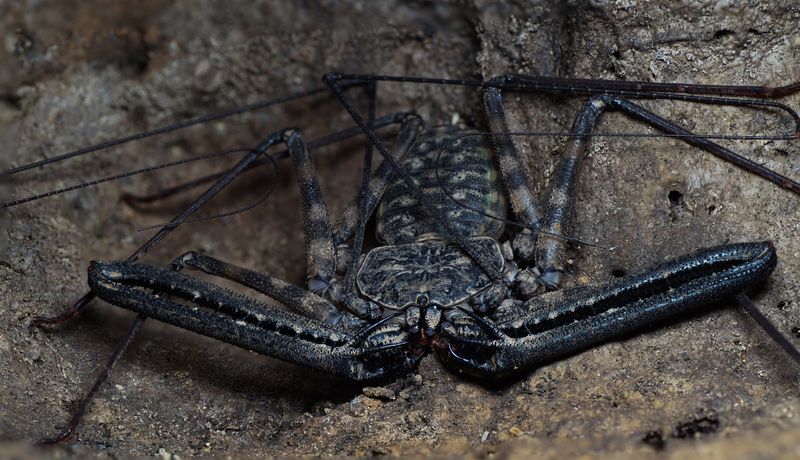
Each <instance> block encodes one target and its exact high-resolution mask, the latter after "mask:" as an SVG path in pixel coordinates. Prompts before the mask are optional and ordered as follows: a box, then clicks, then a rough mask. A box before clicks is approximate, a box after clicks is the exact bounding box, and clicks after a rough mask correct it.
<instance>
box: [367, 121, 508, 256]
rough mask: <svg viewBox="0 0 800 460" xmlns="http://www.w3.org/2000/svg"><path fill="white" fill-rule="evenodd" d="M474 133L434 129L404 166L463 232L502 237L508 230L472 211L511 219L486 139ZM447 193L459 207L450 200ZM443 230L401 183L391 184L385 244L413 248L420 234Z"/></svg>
mask: <svg viewBox="0 0 800 460" xmlns="http://www.w3.org/2000/svg"><path fill="white" fill-rule="evenodd" d="M470 133H472V134H475V131H467V130H463V129H460V128H458V127H455V126H442V127H437V128H434V129H431V130H429V131H427V132H425V133H423V134H422V135H421V136H420V140H419V142H418V143H417V145H416V148H415V149H414V151H412V152H411V154H409V155H408V157H407V158H406V159H405V160H404V161H403V162H402V166H403V167H404V168H405V169H406V171H408V173H409V174H410V175H411V177H412V178H413V179H414V182H415V183H416V184H417V185H419V187H420V188H421V189H422V191H423V193H425V195H426V196H427V197H429V198H430V200H431V202H432V203H433V204H434V206H436V207H437V208H439V209H441V210H443V212H444V215H445V216H447V218H449V219H450V222H451V223H452V224H453V226H454V227H455V229H456V231H458V233H460V234H461V235H464V236H468V237H475V236H490V237H494V238H496V237H498V236H500V234H501V233H502V231H503V222H502V221H500V220H497V219H492V218H490V217H487V216H485V215H481V214H479V213H477V212H474V211H471V210H470V209H475V210H479V211H480V212H482V213H484V214H489V215H492V216H500V217H505V214H506V201H505V197H504V192H503V190H502V186H501V184H500V175H499V172H498V170H497V167H496V166H495V164H494V159H493V155H492V153H491V152H492V150H491V148H490V146H489V142H488V139H486V136H481V135H472V136H470V135H469V134H470ZM462 136H465V137H462ZM451 141H452V143H450V142H451ZM448 143H450V144H448ZM443 149H444V150H443ZM437 171H438V175H439V180H437ZM442 188H444V191H445V192H446V194H447V195H448V196H450V197H452V198H454V199H455V200H458V202H456V201H455V200H454V199H450V198H447V197H444V196H443V195H442V194H441V193H440V192H441V191H442ZM466 207H468V208H470V209H466ZM440 225H441V224H439V223H436V222H435V221H434V219H432V218H431V217H430V216H428V215H427V213H426V212H425V210H424V208H423V207H422V206H421V205H420V203H419V202H418V201H417V200H416V199H415V198H414V195H413V194H412V193H411V192H410V191H409V190H408V187H406V185H405V183H403V181H402V180H401V179H400V178H396V179H395V180H394V181H392V182H391V183H390V184H389V187H388V188H387V189H386V192H385V194H384V196H383V200H382V202H381V204H380V206H379V207H378V213H377V235H378V239H379V240H381V241H383V242H385V243H387V244H405V243H411V242H414V241H416V240H417V238H418V237H419V236H420V235H424V234H428V233H436V234H442V233H444V232H443V231H442V229H441V228H440Z"/></svg>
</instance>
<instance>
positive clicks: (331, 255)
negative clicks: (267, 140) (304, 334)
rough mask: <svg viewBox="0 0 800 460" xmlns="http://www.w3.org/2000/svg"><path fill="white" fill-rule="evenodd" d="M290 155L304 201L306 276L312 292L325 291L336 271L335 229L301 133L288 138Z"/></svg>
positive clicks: (292, 132)
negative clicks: (332, 228) (333, 230)
mask: <svg viewBox="0 0 800 460" xmlns="http://www.w3.org/2000/svg"><path fill="white" fill-rule="evenodd" d="M286 146H287V148H288V150H289V156H290V157H291V158H292V162H293V163H294V167H295V171H296V173H297V181H298V182H299V184H300V195H301V198H302V201H303V239H304V242H305V255H306V279H307V280H308V286H309V288H310V289H311V291H312V292H314V293H317V294H323V293H325V292H326V291H327V290H328V288H329V287H330V286H331V280H333V277H334V273H335V272H336V251H335V250H334V247H333V232H332V231H331V223H330V218H329V217H328V208H327V206H326V205H325V200H323V198H322V190H321V189H320V186H319V180H318V179H317V175H316V171H315V170H314V163H313V162H312V161H311V155H309V153H308V149H307V148H306V146H305V143H304V142H303V140H302V138H301V137H300V133H299V132H297V131H290V132H289V133H288V134H287V137H286Z"/></svg>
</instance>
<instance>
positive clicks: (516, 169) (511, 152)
mask: <svg viewBox="0 0 800 460" xmlns="http://www.w3.org/2000/svg"><path fill="white" fill-rule="evenodd" d="M495 80H497V79H494V80H492V81H491V82H489V84H491V83H492V82H494V81H495ZM483 102H484V108H485V110H486V118H487V121H488V123H489V129H490V130H491V131H492V133H496V135H493V136H492V144H493V145H494V148H495V155H496V156H497V163H498V164H499V166H500V173H501V174H502V175H503V181H504V182H505V185H506V189H507V191H508V195H509V198H510V201H511V208H512V210H513V211H514V215H515V216H516V218H517V220H518V221H519V222H520V223H522V224H523V225H526V226H527V227H528V228H526V229H525V230H523V231H522V232H521V233H520V234H519V235H520V236H519V242H518V243H517V251H518V253H519V256H520V257H521V258H522V259H523V260H531V259H532V258H533V256H534V251H533V248H534V244H533V242H534V240H535V238H536V233H537V231H538V229H539V226H540V225H541V217H540V215H539V211H538V210H537V209H536V199H535V197H534V195H533V187H532V182H531V178H530V176H529V175H528V170H527V169H526V168H525V165H524V163H523V161H522V158H521V157H520V154H519V151H518V150H517V146H516V144H515V143H514V140H513V139H512V137H511V136H510V135H509V128H508V120H507V119H506V113H505V108H504V107H503V97H502V93H501V90H500V88H499V87H494V86H490V87H486V88H485V89H484V90H483Z"/></svg>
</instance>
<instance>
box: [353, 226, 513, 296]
mask: <svg viewBox="0 0 800 460" xmlns="http://www.w3.org/2000/svg"><path fill="white" fill-rule="evenodd" d="M470 242H472V243H473V244H474V245H475V246H476V247H479V248H480V251H481V253H482V254H486V255H489V254H494V257H493V258H492V260H491V262H492V264H493V265H494V266H495V267H496V268H497V270H498V271H499V270H502V269H503V263H504V261H503V255H502V253H501V252H500V247H499V246H498V245H497V241H496V240H494V239H492V238H487V237H483V238H473V239H471V240H470ZM491 283H492V280H491V278H489V277H488V276H487V275H486V273H484V272H483V270H481V268H480V267H479V266H478V265H477V264H475V261H473V260H472V259H471V258H470V257H469V256H468V255H466V254H465V253H464V251H462V250H461V249H460V248H459V247H458V245H457V244H454V243H447V242H445V241H427V242H424V243H415V244H405V245H401V246H384V247H381V248H377V249H373V250H372V251H371V252H370V253H369V254H368V255H367V258H366V260H365V261H364V264H363V265H362V266H361V270H360V271H359V272H358V287H359V289H360V290H361V292H362V293H363V294H364V295H365V296H367V297H369V298H370V299H372V300H374V301H375V302H378V303H380V304H381V305H383V306H384V307H387V308H392V309H395V308H402V307H405V306H408V305H410V304H415V303H418V297H419V296H422V295H424V296H427V302H424V303H425V304H429V305H437V306H441V307H451V306H453V305H457V304H459V303H462V302H464V301H466V300H467V299H468V298H470V297H472V296H473V295H475V294H477V293H478V292H480V291H481V290H483V289H485V288H487V287H488V286H490V285H491Z"/></svg>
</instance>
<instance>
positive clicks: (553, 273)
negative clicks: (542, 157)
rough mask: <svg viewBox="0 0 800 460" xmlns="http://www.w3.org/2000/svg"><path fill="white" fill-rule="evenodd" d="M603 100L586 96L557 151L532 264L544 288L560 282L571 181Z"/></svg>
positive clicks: (597, 117) (572, 193)
mask: <svg viewBox="0 0 800 460" xmlns="http://www.w3.org/2000/svg"><path fill="white" fill-rule="evenodd" d="M605 105H606V104H605V103H604V102H603V101H602V99H601V98H598V97H592V98H589V99H588V100H587V101H586V103H585V104H584V105H583V107H582V108H581V111H580V113H579V114H578V117H577V118H576V119H575V123H574V124H573V126H572V130H571V131H570V132H571V137H570V138H569V140H568V141H567V145H566V146H565V147H564V149H563V152H562V153H561V159H560V160H559V163H558V166H557V167H556V171H555V174H554V176H553V186H552V188H551V190H550V196H549V198H548V203H547V210H546V212H545V216H544V220H543V222H542V235H541V236H540V237H539V239H538V243H537V245H536V258H535V260H536V265H537V267H538V268H539V271H540V272H541V277H540V278H539V281H540V282H541V283H542V284H543V285H544V287H545V288H546V289H548V290H555V289H558V287H559V286H560V284H561V274H562V273H564V269H565V265H566V260H567V255H566V241H565V240H564V239H563V238H559V237H560V236H564V230H565V228H566V227H567V225H568V223H569V217H570V211H571V208H572V203H573V201H574V196H575V182H576V181H577V178H578V172H579V170H580V163H581V160H583V157H584V156H585V155H586V149H587V148H588V147H589V143H590V142H591V137H589V136H588V134H590V133H591V132H592V130H593V129H594V127H595V125H596V124H597V120H598V119H599V118H600V115H601V114H602V113H603V110H604V108H605Z"/></svg>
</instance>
